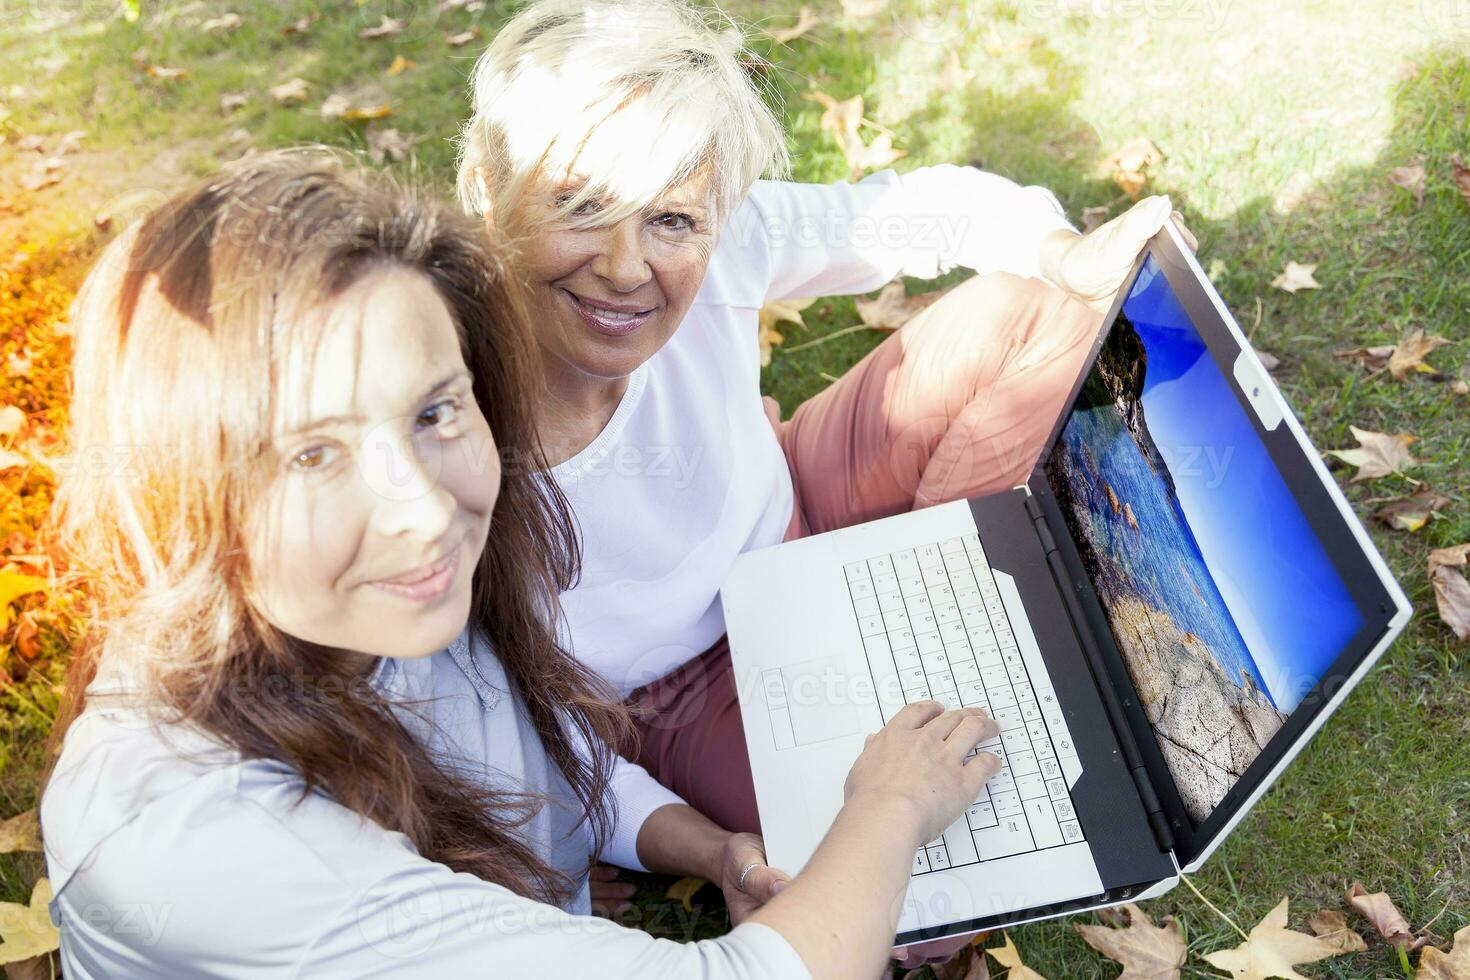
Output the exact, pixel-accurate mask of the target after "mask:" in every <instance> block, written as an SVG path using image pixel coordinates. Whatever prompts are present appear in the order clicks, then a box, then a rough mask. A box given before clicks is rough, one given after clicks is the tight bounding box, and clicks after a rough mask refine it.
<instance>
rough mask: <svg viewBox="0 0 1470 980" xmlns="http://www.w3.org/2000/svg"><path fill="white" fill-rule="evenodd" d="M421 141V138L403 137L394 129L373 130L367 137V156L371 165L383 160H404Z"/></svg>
mask: <svg viewBox="0 0 1470 980" xmlns="http://www.w3.org/2000/svg"><path fill="white" fill-rule="evenodd" d="M422 141H423V137H422V136H404V135H403V134H402V133H400V132H399V131H398V130H396V129H374V130H373V131H372V132H370V133H368V135H367V146H368V156H369V157H371V158H372V161H373V163H382V162H383V161H384V160H385V159H386V160H393V161H395V162H397V161H400V160H406V159H408V158H409V157H410V156H412V155H413V150H414V147H416V146H418V145H419V143H421V142H422Z"/></svg>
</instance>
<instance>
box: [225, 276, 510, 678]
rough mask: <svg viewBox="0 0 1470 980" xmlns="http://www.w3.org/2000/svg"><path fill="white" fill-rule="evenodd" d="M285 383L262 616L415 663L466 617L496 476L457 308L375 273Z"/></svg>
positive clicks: (301, 633) (259, 566)
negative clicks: (454, 312)
mask: <svg viewBox="0 0 1470 980" xmlns="http://www.w3.org/2000/svg"><path fill="white" fill-rule="evenodd" d="M324 317H325V322H326V327H325V333H324V334H323V335H322V339H321V342H320V345H319V346H318V348H317V349H316V351H315V356H314V357H310V358H308V357H306V356H305V352H304V351H293V354H300V355H301V356H294V357H291V358H289V359H288V361H287V364H286V365H285V368H284V370H283V377H282V380H281V382H280V388H279V391H280V393H281V394H280V398H279V401H280V412H279V415H280V418H279V419H278V420H277V424H276V431H275V436H274V446H273V452H272V454H271V455H272V457H273V466H274V467H275V476H274V478H273V481H272V484H271V487H270V490H269V492H268V493H267V494H266V496H265V498H264V500H265V502H266V504H267V506H265V507H263V508H262V509H261V510H260V511H259V512H257V514H256V515H254V516H253V518H252V528H251V532H250V548H249V550H250V557H251V566H252V569H253V577H254V580H255V582H256V588H257V592H258V596H259V601H260V603H261V606H262V610H263V612H264V614H265V616H266V617H267V618H268V619H269V620H270V621H271V623H272V624H273V625H275V626H276V627H277V628H278V629H280V630H282V631H284V632H286V633H289V634H291V635H292V636H295V637H298V638H299V639H302V640H306V641H308V642H310V643H314V644H318V645H320V646H324V647H329V648H333V649H338V650H342V651H350V652H354V653H360V654H369V655H373V656H389V657H420V656H425V655H427V654H430V653H433V652H434V651H436V650H439V649H441V648H443V647H444V646H446V645H448V644H449V643H450V642H451V641H452V640H453V639H454V638H455V637H456V636H457V635H458V634H459V632H460V630H462V629H463V628H464V625H465V623H466V621H467V620H468V617H469V608H470V589H471V581H472V578H473V575H474V570H475V566H476V565H477V564H478V562H479V558H480V552H481V550H482V548H483V547H484V545H485V540H486V537H487V535H488V533H489V527H490V516H491V512H492V510H493V509H494V507H495V500H496V498H497V496H498V495H499V489H500V461H499V458H498V455H497V452H496V447H495V442H494V439H493V437H492V436H491V433H490V426H489V424H488V423H487V422H486V420H485V417H484V415H482V414H481V412H480V408H479V405H478V404H477V403H476V401H475V398H474V394H473V391H472V387H471V386H472V379H471V377H470V374H469V372H468V370H466V368H465V362H464V358H463V354H462V352H461V349H460V344H459V337H458V334H457V332H456V330H455V327H454V323H453V320H452V319H451V317H450V314H449V309H448V307H447V306H446V305H445V304H444V301H443V300H442V299H441V298H440V297H439V294H438V292H437V291H436V290H435V288H434V286H433V284H432V283H431V282H430V281H429V279H428V278H427V277H426V276H424V275H423V274H422V273H420V272H417V271H415V270H411V269H408V268H406V267H403V266H382V267H379V268H378V269H375V270H370V271H368V272H367V273H366V274H365V275H364V276H363V277H362V278H361V279H359V280H358V281H357V282H356V283H354V284H353V285H352V286H351V287H349V288H348V289H347V290H345V291H344V292H343V293H342V294H341V295H340V296H338V297H337V298H336V299H335V300H334V301H333V302H332V303H331V305H330V307H329V308H328V309H327V310H326V311H325V314H324Z"/></svg>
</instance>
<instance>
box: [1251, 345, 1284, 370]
mask: <svg viewBox="0 0 1470 980" xmlns="http://www.w3.org/2000/svg"><path fill="white" fill-rule="evenodd" d="M1251 350H1253V351H1255V352H1256V359H1257V360H1259V361H1260V362H1261V367H1263V368H1265V369H1266V372H1267V373H1268V374H1269V373H1270V372H1272V371H1274V370H1276V369H1277V368H1279V367H1280V366H1281V358H1279V357H1277V356H1276V355H1275V354H1272V353H1270V352H1269V351H1263V350H1261V349H1260V348H1259V347H1252V348H1251Z"/></svg>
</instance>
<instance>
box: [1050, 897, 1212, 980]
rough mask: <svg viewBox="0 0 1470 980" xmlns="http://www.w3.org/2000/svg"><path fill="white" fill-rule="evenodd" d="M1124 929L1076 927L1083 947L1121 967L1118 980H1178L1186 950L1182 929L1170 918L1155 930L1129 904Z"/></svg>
mask: <svg viewBox="0 0 1470 980" xmlns="http://www.w3.org/2000/svg"><path fill="white" fill-rule="evenodd" d="M1125 908H1126V909H1127V914H1128V919H1129V923H1128V926H1127V928H1120V929H1112V928H1109V927H1107V926H1087V925H1077V926H1076V929H1077V931H1078V932H1079V933H1081V934H1082V938H1083V940H1084V941H1085V942H1086V943H1087V945H1089V946H1091V947H1092V948H1093V949H1095V950H1097V951H1098V952H1099V953H1101V954H1103V955H1104V956H1106V957H1107V958H1108V959H1110V960H1113V961H1115V962H1117V963H1121V964H1123V972H1122V973H1121V974H1119V975H1118V980H1178V978H1179V969H1180V967H1182V966H1184V958H1185V953H1186V951H1187V949H1188V947H1187V946H1186V944H1185V942H1184V927H1183V926H1182V925H1180V924H1179V923H1177V922H1175V921H1174V920H1173V918H1172V917H1166V918H1165V919H1164V920H1163V925H1161V926H1156V925H1154V924H1153V920H1152V919H1150V918H1149V917H1148V914H1147V913H1145V912H1144V911H1143V910H1142V909H1140V908H1139V907H1138V906H1137V905H1134V904H1132V903H1129V904H1128V905H1127V906H1125Z"/></svg>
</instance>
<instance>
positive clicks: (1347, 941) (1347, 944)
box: [1307, 909, 1368, 953]
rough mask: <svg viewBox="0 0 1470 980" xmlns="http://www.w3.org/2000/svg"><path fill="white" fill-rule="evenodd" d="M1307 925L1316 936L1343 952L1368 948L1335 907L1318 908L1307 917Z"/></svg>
mask: <svg viewBox="0 0 1470 980" xmlns="http://www.w3.org/2000/svg"><path fill="white" fill-rule="evenodd" d="M1307 925H1308V926H1309V927H1310V928H1311V930H1312V931H1313V932H1315V933H1316V934H1317V936H1318V938H1320V939H1324V940H1326V941H1327V942H1329V943H1331V944H1332V945H1334V946H1336V947H1337V948H1338V949H1339V950H1341V951H1342V952H1344V953H1361V952H1362V951H1363V950H1365V949H1367V948H1368V944H1367V943H1366V942H1364V941H1363V937H1362V936H1360V935H1358V934H1357V933H1356V932H1354V931H1353V930H1351V929H1349V928H1348V924H1347V917H1346V916H1345V915H1343V914H1342V913H1341V912H1339V911H1337V910H1336V909H1319V910H1318V911H1317V914H1316V915H1314V916H1312V917H1311V918H1309V919H1307Z"/></svg>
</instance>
